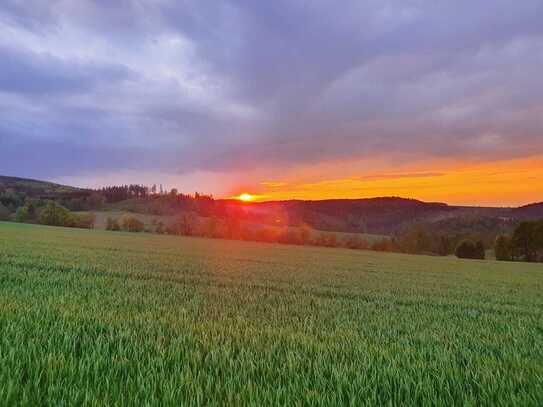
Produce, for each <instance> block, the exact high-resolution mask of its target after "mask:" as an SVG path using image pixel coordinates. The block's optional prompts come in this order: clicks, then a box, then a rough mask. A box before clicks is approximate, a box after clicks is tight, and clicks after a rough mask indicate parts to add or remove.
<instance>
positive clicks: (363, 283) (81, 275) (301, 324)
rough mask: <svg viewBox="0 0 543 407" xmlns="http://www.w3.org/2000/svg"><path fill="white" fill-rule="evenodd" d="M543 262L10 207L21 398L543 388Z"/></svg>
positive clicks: (61, 400)
mask: <svg viewBox="0 0 543 407" xmlns="http://www.w3.org/2000/svg"><path fill="white" fill-rule="evenodd" d="M542 292H543V268H542V267H541V265H533V264H521V263H519V264H514V263H497V262H493V261H463V260H457V259H454V258H434V257H425V256H406V255H399V254H380V253H374V252H363V251H349V250H343V249H321V248H312V247H290V246H283V245H273V244H259V243H248V242H236V241H220V240H207V239H198V238H181V237H169V236H158V235H149V234H127V233H113V232H104V231H90V230H78V229H63V228H53V227H44V226H33V225H22V224H10V223H0V366H1V369H0V402H1V403H2V404H4V405H14V404H18V405H43V404H49V405H55V406H61V405H357V406H358V405H447V406H450V405H488V406H490V405H523V406H530V405H533V406H537V405H541V402H542V399H543V345H542V344H543V318H542V315H543V296H542V295H541V293H542Z"/></svg>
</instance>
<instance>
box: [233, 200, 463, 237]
mask: <svg viewBox="0 0 543 407" xmlns="http://www.w3.org/2000/svg"><path fill="white" fill-rule="evenodd" d="M226 205H227V206H232V207H237V208H241V210H242V211H243V212H244V213H245V214H246V215H247V216H248V217H250V218H253V219H255V220H256V219H259V220H260V221H261V222H264V223H269V224H276V223H284V224H288V225H290V226H299V225H302V224H306V225H309V226H311V227H313V228H315V229H319V230H329V231H341V232H358V233H366V232H367V233H378V234H379V233H384V234H388V233H390V232H391V231H393V230H396V229H397V228H398V226H399V225H401V224H403V223H405V222H416V221H419V220H427V219H441V218H443V217H447V216H450V214H451V213H452V212H455V211H456V210H457V208H455V207H451V206H448V205H446V204H444V203H427V202H422V201H417V200H414V199H404V198H398V197H386V198H369V199H331V200H322V201H299V200H293V201H276V202H262V203H249V204H247V203H245V204H240V203H239V202H237V201H228V203H226Z"/></svg>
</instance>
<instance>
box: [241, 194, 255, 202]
mask: <svg viewBox="0 0 543 407" xmlns="http://www.w3.org/2000/svg"><path fill="white" fill-rule="evenodd" d="M238 199H239V200H240V201H243V202H251V201H254V200H255V197H254V196H253V195H251V194H248V193H247V192H244V193H243V194H241V195H240V196H238Z"/></svg>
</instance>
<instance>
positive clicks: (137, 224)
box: [122, 216, 145, 233]
mask: <svg viewBox="0 0 543 407" xmlns="http://www.w3.org/2000/svg"><path fill="white" fill-rule="evenodd" d="M144 226H145V225H144V224H143V222H142V221H140V220H139V219H138V218H136V217H134V216H127V217H126V218H124V219H123V222H122V229H123V230H124V231H126V232H134V233H137V232H143V229H144Z"/></svg>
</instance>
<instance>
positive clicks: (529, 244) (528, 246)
mask: <svg viewBox="0 0 543 407" xmlns="http://www.w3.org/2000/svg"><path fill="white" fill-rule="evenodd" d="M536 229H537V223H536V222H521V223H520V225H519V226H518V227H517V228H516V229H515V232H514V233H513V239H512V243H513V249H517V250H518V251H519V253H520V255H521V256H522V258H523V259H524V261H535V260H536V259H537V249H538V244H537V234H538V232H537V230H536Z"/></svg>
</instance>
